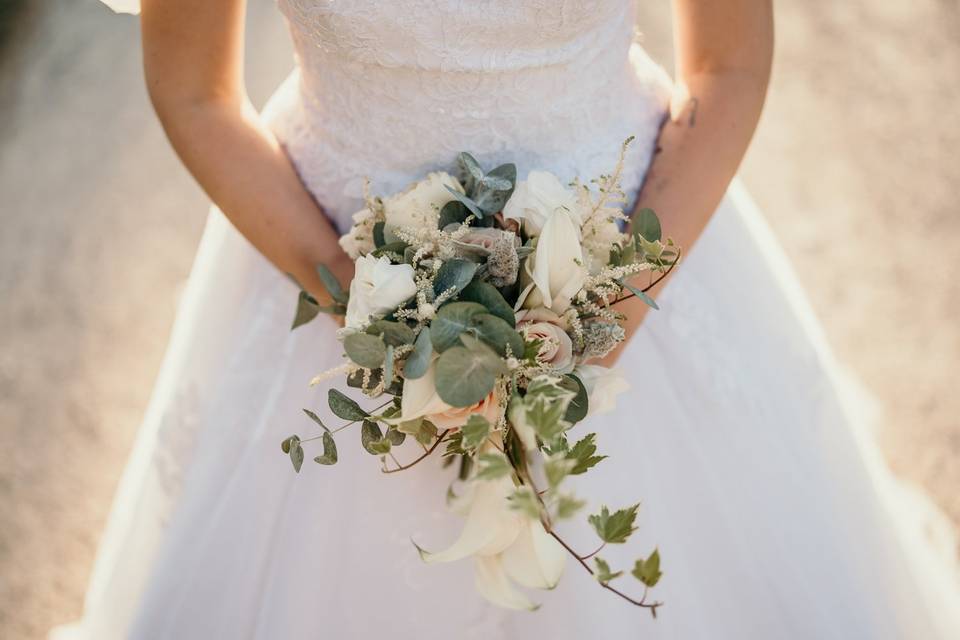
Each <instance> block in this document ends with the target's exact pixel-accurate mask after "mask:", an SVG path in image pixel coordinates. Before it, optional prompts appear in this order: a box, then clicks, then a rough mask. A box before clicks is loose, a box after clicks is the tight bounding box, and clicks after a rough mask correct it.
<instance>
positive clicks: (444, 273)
mask: <svg viewBox="0 0 960 640" xmlns="http://www.w3.org/2000/svg"><path fill="white" fill-rule="evenodd" d="M477 268H478V265H477V264H476V263H475V262H470V261H469V260H461V259H459V258H454V259H453V260H447V261H446V262H444V263H443V264H442V265H441V266H440V270H439V271H437V277H436V278H435V279H434V281H433V292H434V293H436V294H437V295H440V294H441V293H443V292H444V291H447V290H448V289H456V291H457V293H459V292H460V291H462V290H463V289H464V287H466V286H467V285H468V284H470V281H471V280H473V276H474V274H476V273H477Z"/></svg>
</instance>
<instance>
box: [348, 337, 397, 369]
mask: <svg viewBox="0 0 960 640" xmlns="http://www.w3.org/2000/svg"><path fill="white" fill-rule="evenodd" d="M343 350H344V351H346V352H347V357H348V358H350V359H351V360H353V361H354V362H355V363H357V364H358V365H360V366H361V367H366V368H367V369H377V368H379V367H382V366H383V362H384V360H385V359H386V357H387V345H385V344H384V342H383V339H381V338H380V336H372V335H370V334H369V333H351V334H350V335H348V336H347V337H346V338H344V339H343Z"/></svg>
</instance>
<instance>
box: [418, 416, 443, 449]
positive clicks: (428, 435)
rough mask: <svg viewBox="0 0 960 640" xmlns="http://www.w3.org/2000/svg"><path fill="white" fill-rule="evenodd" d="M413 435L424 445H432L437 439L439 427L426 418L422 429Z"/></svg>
mask: <svg viewBox="0 0 960 640" xmlns="http://www.w3.org/2000/svg"><path fill="white" fill-rule="evenodd" d="M413 437H414V438H416V440H417V442H419V443H420V444H422V445H424V446H427V445H431V444H433V442H434V440H436V439H437V427H436V426H435V425H434V424H433V423H432V422H430V421H429V420H424V421H423V426H421V427H420V431H419V432H418V433H417V434H416V435H415V436H413Z"/></svg>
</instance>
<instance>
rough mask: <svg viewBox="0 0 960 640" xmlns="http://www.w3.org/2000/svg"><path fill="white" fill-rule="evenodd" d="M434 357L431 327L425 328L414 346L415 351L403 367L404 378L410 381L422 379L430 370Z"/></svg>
mask: <svg viewBox="0 0 960 640" xmlns="http://www.w3.org/2000/svg"><path fill="white" fill-rule="evenodd" d="M432 357H433V342H431V340H430V327H424V328H423V329H422V330H421V331H420V335H418V336H417V341H416V342H415V343H414V344H413V351H411V352H410V355H408V356H407V361H406V363H404V365H403V376H404V377H405V378H407V379H409V380H416V379H417V378H422V377H423V376H424V375H425V374H426V373H427V370H428V369H429V368H430V359H431V358H432Z"/></svg>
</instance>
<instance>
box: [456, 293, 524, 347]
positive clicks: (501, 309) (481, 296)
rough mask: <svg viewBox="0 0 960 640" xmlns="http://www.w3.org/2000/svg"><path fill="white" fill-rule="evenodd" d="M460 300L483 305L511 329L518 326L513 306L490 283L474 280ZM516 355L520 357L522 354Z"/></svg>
mask: <svg viewBox="0 0 960 640" xmlns="http://www.w3.org/2000/svg"><path fill="white" fill-rule="evenodd" d="M458 299H459V300H460V301H462V302H476V303H477V304H482V305H483V306H484V307H486V309H487V311H488V312H489V313H492V314H493V315H495V316H497V317H499V318H502V319H503V320H504V322H506V323H507V324H509V325H510V327H511V328H514V327H516V326H517V317H516V315H515V314H514V313H513V306H512V305H511V304H510V303H509V302H507V301H506V299H505V298H504V297H503V295H502V294H501V293H500V292H499V291H498V290H497V288H496V287H494V286H493V285H492V284H490V283H489V282H484V281H483V280H474V281H473V282H471V283H470V284H469V285H467V287H466V288H465V289H464V290H463V291H461V292H460V297H459V298H458ZM515 355H516V356H517V357H520V354H515Z"/></svg>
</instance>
